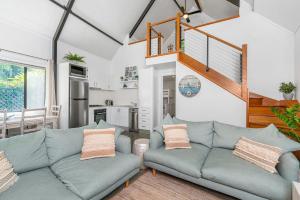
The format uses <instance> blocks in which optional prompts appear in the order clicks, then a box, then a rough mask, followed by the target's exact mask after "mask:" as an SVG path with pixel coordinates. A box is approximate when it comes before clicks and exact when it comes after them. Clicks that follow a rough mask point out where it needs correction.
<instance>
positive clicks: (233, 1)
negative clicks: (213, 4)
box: [226, 0, 240, 7]
mask: <svg viewBox="0 0 300 200" xmlns="http://www.w3.org/2000/svg"><path fill="white" fill-rule="evenodd" d="M226 1H228V2H230V3H232V4H233V5H235V6H237V7H240V0H226Z"/></svg>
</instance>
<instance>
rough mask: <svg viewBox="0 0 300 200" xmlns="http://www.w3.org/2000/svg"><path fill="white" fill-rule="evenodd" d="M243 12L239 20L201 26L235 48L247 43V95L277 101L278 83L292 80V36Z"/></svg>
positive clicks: (249, 12)
mask: <svg viewBox="0 0 300 200" xmlns="http://www.w3.org/2000/svg"><path fill="white" fill-rule="evenodd" d="M245 12H247V10H246V9H245V10H243V15H241V17H240V18H237V19H234V20H230V21H225V22H222V23H218V24H213V25H210V26H206V27H203V28H202V30H205V31H207V32H209V33H211V34H213V35H215V36H218V37H220V38H222V39H224V40H226V41H229V42H231V43H233V44H235V45H237V46H242V44H244V43H247V44H248V82H249V89H250V91H251V92H255V93H258V94H261V95H264V96H267V97H270V98H274V99H281V98H282V96H281V94H280V92H279V91H278V87H279V85H280V83H281V82H285V81H294V79H295V78H294V66H295V55H294V45H295V44H294V43H295V36H294V33H292V32H290V31H289V30H287V29H285V28H283V27H280V26H279V25H277V24H274V23H273V22H272V21H270V20H268V19H267V18H265V17H263V16H262V15H259V14H257V13H254V12H251V11H248V13H245Z"/></svg>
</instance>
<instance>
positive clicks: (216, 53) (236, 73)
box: [146, 13, 248, 99]
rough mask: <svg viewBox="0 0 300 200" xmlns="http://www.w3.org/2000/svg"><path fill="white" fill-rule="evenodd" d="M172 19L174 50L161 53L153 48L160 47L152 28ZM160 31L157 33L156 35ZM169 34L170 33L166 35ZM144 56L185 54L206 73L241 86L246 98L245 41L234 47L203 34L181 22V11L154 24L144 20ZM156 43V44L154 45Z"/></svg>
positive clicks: (208, 34)
mask: <svg viewBox="0 0 300 200" xmlns="http://www.w3.org/2000/svg"><path fill="white" fill-rule="evenodd" d="M170 22H175V26H174V27H175V29H174V31H173V32H174V33H175V36H174V41H173V43H174V46H175V50H171V51H168V52H167V53H166V52H163V51H162V49H161V48H160V49H157V50H156V49H155V45H156V46H160V47H162V46H163V44H162V43H163V42H164V41H163V40H162V39H160V40H156V41H154V40H153V39H151V38H152V32H153V30H154V27H155V28H157V27H158V26H160V25H163V24H166V23H170ZM158 34H161V33H160V32H157V35H158ZM170 37H171V36H170ZM146 41H147V55H146V58H151V57H153V56H160V55H166V54H170V53H185V54H186V55H188V56H190V57H192V58H193V59H195V60H197V61H198V62H201V63H202V64H204V65H205V66H206V72H207V73H208V72H209V70H210V69H213V70H215V71H217V72H219V73H220V74H223V75H224V76H226V77H227V78H229V79H231V80H232V81H234V82H236V83H237V84H239V85H240V86H241V95H240V96H241V98H243V99H247V98H248V80H247V48H248V47H247V44H243V45H242V47H239V46H236V45H234V44H232V43H230V42H227V41H225V40H223V39H221V38H219V37H216V36H214V35H212V34H210V33H207V32H205V31H203V30H201V29H199V28H197V27H193V26H191V25H189V24H187V23H184V22H182V21H181V14H180V13H178V14H177V15H176V17H173V18H169V19H167V20H163V21H160V22H155V23H150V22H149V23H147V35H146ZM156 43H157V44H156Z"/></svg>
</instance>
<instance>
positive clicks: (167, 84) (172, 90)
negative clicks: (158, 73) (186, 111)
mask: <svg viewBox="0 0 300 200" xmlns="http://www.w3.org/2000/svg"><path fill="white" fill-rule="evenodd" d="M175 108H176V76H175V75H168V76H163V105H162V110H163V117H165V116H166V115H167V114H170V115H171V117H174V116H175V115H176V109H175Z"/></svg>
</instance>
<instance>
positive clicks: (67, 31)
mask: <svg viewBox="0 0 300 200" xmlns="http://www.w3.org/2000/svg"><path fill="white" fill-rule="evenodd" d="M60 40H61V41H63V42H66V43H68V44H70V45H73V46H75V47H77V48H80V49H83V50H86V51H88V52H90V53H93V54H95V55H98V56H100V57H103V58H106V59H111V58H112V57H113V55H114V54H115V52H116V51H117V49H118V48H119V47H120V45H119V44H117V43H116V42H114V41H113V40H111V39H109V38H107V37H106V36H104V35H103V34H102V33H99V32H98V31H96V30H95V29H93V28H91V27H90V26H88V25H87V24H85V23H83V22H81V21H80V20H79V19H77V18H75V17H74V16H72V15H70V16H69V18H68V20H67V22H66V24H65V26H64V29H63V31H62V34H61V36H60Z"/></svg>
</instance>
